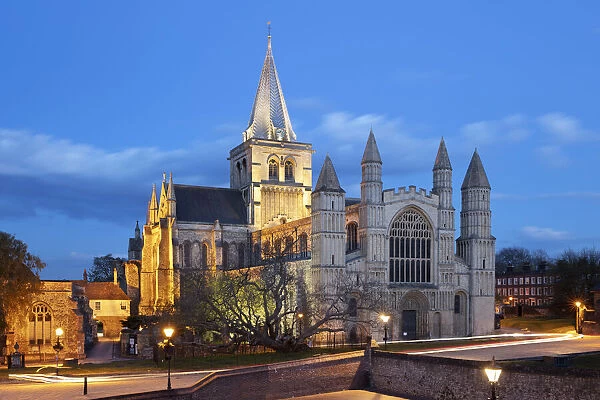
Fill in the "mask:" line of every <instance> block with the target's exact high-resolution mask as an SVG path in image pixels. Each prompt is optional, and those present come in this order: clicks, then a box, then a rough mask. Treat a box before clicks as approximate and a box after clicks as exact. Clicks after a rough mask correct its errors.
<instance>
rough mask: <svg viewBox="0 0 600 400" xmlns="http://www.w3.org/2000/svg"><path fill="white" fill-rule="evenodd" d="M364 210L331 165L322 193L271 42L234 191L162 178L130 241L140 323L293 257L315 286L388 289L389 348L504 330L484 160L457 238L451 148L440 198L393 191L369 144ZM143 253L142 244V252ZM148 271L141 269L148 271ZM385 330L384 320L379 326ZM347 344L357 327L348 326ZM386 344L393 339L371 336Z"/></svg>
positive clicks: (466, 184) (465, 195)
mask: <svg viewBox="0 0 600 400" xmlns="http://www.w3.org/2000/svg"><path fill="white" fill-rule="evenodd" d="M365 139H366V144H365V149H364V153H363V157H362V159H361V160H356V163H357V165H358V163H360V165H361V167H362V180H361V182H360V187H361V193H360V198H348V197H346V194H345V191H344V190H343V189H342V187H341V186H340V183H339V180H338V176H337V173H336V171H335V168H334V164H333V161H332V160H331V159H330V158H329V156H327V157H326V159H325V162H324V164H323V165H322V166H321V168H320V170H319V171H318V179H317V182H316V184H315V185H314V186H313V173H312V172H313V169H312V154H313V149H312V145H311V144H310V143H303V142H300V141H298V140H297V137H296V134H295V132H294V130H293V128H292V124H291V121H290V117H289V115H288V111H287V107H286V104H285V100H284V96H283V92H282V90H281V85H280V82H279V78H278V74H277V70H276V68H275V63H274V60H273V55H272V50H271V37H270V36H269V38H268V47H267V54H266V57H265V62H264V66H263V69H262V72H261V76H260V81H259V85H258V90H257V93H256V97H255V100H254V105H253V108H252V112H251V116H250V121H249V124H248V128H247V129H246V130H245V131H244V132H243V133H242V142H241V143H240V144H239V145H238V146H236V147H235V148H233V149H231V150H230V152H229V161H230V188H214V187H201V186H191V185H184V184H176V183H175V180H174V178H173V175H172V174H171V175H170V176H167V175H166V174H165V175H163V180H162V184H161V186H160V188H159V189H157V188H156V187H153V189H152V194H151V198H150V201H149V203H148V209H147V218H146V223H145V224H144V226H143V232H142V233H143V241H142V240H141V235H140V231H139V229H138V228H137V227H136V230H137V231H136V238H135V240H133V239H132V240H130V249H129V250H130V252H129V254H130V258H131V259H138V260H139V261H141V262H138V261H136V262H133V261H132V262H131V263H129V264H128V268H135V271H136V273H133V274H132V273H131V272H130V271H129V272H127V274H128V276H131V279H129V278H128V281H129V280H131V281H132V282H133V284H134V286H137V287H138V288H139V313H140V314H153V313H155V312H156V311H157V310H158V309H160V308H161V307H164V306H168V305H172V304H174V302H176V300H177V298H178V297H179V296H180V295H183V294H181V293H180V290H179V287H180V285H179V280H180V277H181V276H182V272H184V271H185V270H186V269H193V268H212V269H214V270H219V269H228V268H236V267H242V266H251V265H260V263H261V257H262V256H261V254H264V252H265V250H267V249H273V248H286V249H287V250H289V251H290V253H291V254H292V255H293V256H292V257H290V261H289V262H290V263H294V264H295V265H296V267H298V268H302V269H304V270H305V271H307V274H305V276H310V278H311V279H312V280H313V282H314V281H321V282H331V281H332V280H334V279H336V277H339V276H341V275H340V274H343V275H345V276H348V275H350V276H352V275H354V274H362V275H364V276H367V277H369V279H371V280H372V281H374V282H377V285H378V287H379V290H380V291H381V292H382V293H383V294H384V298H385V306H384V307H385V311H386V312H387V313H388V314H390V315H391V319H390V321H389V323H388V325H389V330H388V338H389V339H390V340H398V339H407V340H408V339H422V338H438V337H452V336H465V335H479V334H486V333H490V332H491V331H492V330H493V329H494V282H495V276H494V264H495V238H494V237H493V236H492V234H491V210H490V190H491V187H490V184H489V182H488V178H487V176H486V173H485V170H484V168H483V164H482V162H481V159H480V157H479V155H478V153H477V151H475V153H474V154H473V157H472V159H471V162H470V165H469V167H468V170H467V171H466V174H465V176H464V180H463V183H462V186H461V195H462V203H461V210H460V228H459V229H460V230H459V232H458V234H459V236H458V238H456V236H457V228H456V227H455V209H454V205H453V203H452V193H453V184H452V172H453V171H452V166H451V163H450V158H449V156H448V152H447V149H446V145H445V143H444V140H443V139H442V140H441V142H440V145H439V149H438V152H437V155H436V157H435V159H434V158H433V156H434V155H433V154H432V160H433V161H434V162H433V171H432V175H433V177H432V178H433V186H432V188H431V190H429V191H427V190H425V189H417V188H416V187H415V186H408V187H400V188H398V189H389V190H384V189H383V184H382V173H383V170H382V166H383V161H382V157H381V155H380V152H379V148H378V146H377V142H376V139H375V134H374V133H373V131H371V132H369V133H367V132H365ZM132 243H133V244H134V246H133V247H136V246H138V247H136V248H132ZM140 259H141V260H140ZM375 318H376V314H375ZM347 330H348V332H347V334H349V335H352V334H353V333H354V334H355V330H356V327H353V326H347ZM370 333H372V334H373V335H374V337H375V338H379V339H380V338H381V337H380V336H382V335H381V334H382V332H381V331H379V330H375V331H374V332H370Z"/></svg>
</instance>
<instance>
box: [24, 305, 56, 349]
mask: <svg viewBox="0 0 600 400" xmlns="http://www.w3.org/2000/svg"><path fill="white" fill-rule="evenodd" d="M51 335H52V310H50V307H48V306H47V305H45V304H40V303H38V304H34V305H33V307H32V308H31V313H30V314H29V344H35V345H39V344H50V343H51V342H52V337H51Z"/></svg>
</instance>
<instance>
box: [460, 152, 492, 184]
mask: <svg viewBox="0 0 600 400" xmlns="http://www.w3.org/2000/svg"><path fill="white" fill-rule="evenodd" d="M475 187H481V188H488V189H490V182H489V181H488V178H487V175H486V174H485V169H484V168H483V164H482V163H481V158H479V153H477V149H476V150H475V152H474V153H473V157H472V158H471V163H470V164H469V168H468V169H467V174H466V175H465V180H464V181H463V184H462V186H461V189H467V188H475Z"/></svg>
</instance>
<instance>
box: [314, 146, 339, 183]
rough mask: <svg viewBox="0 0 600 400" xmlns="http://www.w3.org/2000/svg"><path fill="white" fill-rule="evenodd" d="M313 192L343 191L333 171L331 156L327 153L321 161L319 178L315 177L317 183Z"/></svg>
mask: <svg viewBox="0 0 600 400" xmlns="http://www.w3.org/2000/svg"><path fill="white" fill-rule="evenodd" d="M314 192H343V193H345V191H344V189H342V188H341V186H340V181H339V180H338V177H337V174H336V173H335V168H333V163H332V162H331V158H329V154H327V155H326V156H325V161H324V162H323V167H322V168H321V173H320V174H319V179H317V185H316V186H315V190H314Z"/></svg>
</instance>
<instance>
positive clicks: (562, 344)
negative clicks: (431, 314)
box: [409, 336, 600, 361]
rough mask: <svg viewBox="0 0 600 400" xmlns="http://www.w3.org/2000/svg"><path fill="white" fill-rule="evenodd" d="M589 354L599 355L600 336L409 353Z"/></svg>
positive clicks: (485, 356) (476, 356)
mask: <svg viewBox="0 0 600 400" xmlns="http://www.w3.org/2000/svg"><path fill="white" fill-rule="evenodd" d="M593 351H598V352H600V336H570V337H567V336H563V337H555V338H552V337H548V338H546V339H531V340H525V341H521V342H506V343H491V344H485V345H471V346H461V347H448V348H441V349H436V350H425V351H413V352H409V353H410V354H423V355H430V356H435V357H446V358H461V359H465V360H478V361H487V360H491V359H492V357H495V358H496V360H511V359H518V358H533V357H543V356H549V357H552V356H556V355H561V354H577V353H587V352H593Z"/></svg>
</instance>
